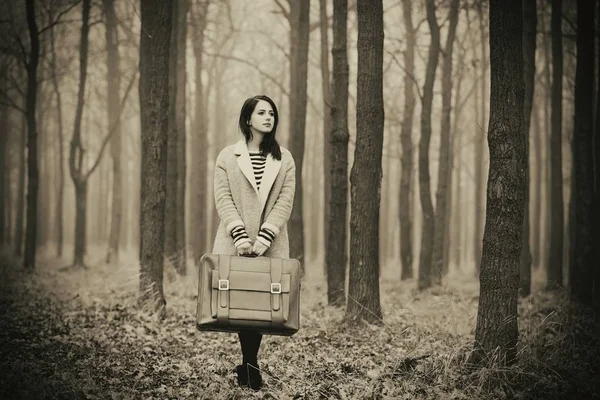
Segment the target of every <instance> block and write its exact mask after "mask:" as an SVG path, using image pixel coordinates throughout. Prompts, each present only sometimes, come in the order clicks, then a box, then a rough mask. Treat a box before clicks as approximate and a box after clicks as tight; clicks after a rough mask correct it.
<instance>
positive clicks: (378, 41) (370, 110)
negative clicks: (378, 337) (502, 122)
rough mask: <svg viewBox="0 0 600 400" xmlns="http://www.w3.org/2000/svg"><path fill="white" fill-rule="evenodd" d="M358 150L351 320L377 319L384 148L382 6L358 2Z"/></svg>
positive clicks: (353, 200) (353, 188) (354, 169)
mask: <svg viewBox="0 0 600 400" xmlns="http://www.w3.org/2000/svg"><path fill="white" fill-rule="evenodd" d="M357 14H358V44H357V48H358V71H357V83H356V87H357V104H356V148H355V152H354V163H353V165H352V170H351V171H350V185H351V186H350V187H351V190H350V193H351V213H350V279H349V286H348V306H347V308H346V318H347V319H349V320H355V319H363V320H365V321H368V322H372V323H377V322H379V321H380V320H381V318H382V313H381V306H380V301H379V204H380V194H379V193H380V189H381V176H382V171H381V157H382V150H383V149H382V147H383V124H384V117H385V114H384V109H383V4H382V1H381V0H378V1H372V0H359V1H358V2H357Z"/></svg>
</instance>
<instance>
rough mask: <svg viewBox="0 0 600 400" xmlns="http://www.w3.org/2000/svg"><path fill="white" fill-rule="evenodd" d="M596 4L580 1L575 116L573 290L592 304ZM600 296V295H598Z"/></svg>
mask: <svg viewBox="0 0 600 400" xmlns="http://www.w3.org/2000/svg"><path fill="white" fill-rule="evenodd" d="M593 75H594V4H593V2H590V1H585V0H578V1H577V69H576V72H575V119H574V131H573V158H572V159H573V177H572V180H571V193H573V198H572V202H571V204H572V207H573V214H572V215H573V219H572V220H571V232H572V234H571V250H572V251H571V262H570V274H569V278H570V279H569V281H570V289H571V290H570V292H571V295H572V296H573V297H574V298H575V299H577V300H578V301H579V302H581V303H583V304H586V305H592V303H593V298H594V291H595V290H596V291H597V290H598V288H597V287H596V288H595V287H594V276H595V272H594V268H595V267H596V264H595V263H597V259H596V260H594V257H593V256H594V253H593V247H594V244H595V242H594V238H593V237H592V234H593V228H592V227H593V209H592V206H593V197H594V161H593V157H594V151H593V135H594V130H593V118H594V116H593V108H592V104H593V99H594V89H593V87H594V85H592V84H590V77H592V76H593ZM596 296H597V295H596Z"/></svg>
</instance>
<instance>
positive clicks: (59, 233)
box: [50, 26, 65, 257]
mask: <svg viewBox="0 0 600 400" xmlns="http://www.w3.org/2000/svg"><path fill="white" fill-rule="evenodd" d="M54 29H55V27H54V26H53V27H51V28H50V47H51V61H50V65H51V68H52V72H51V73H50V74H51V81H52V88H53V90H54V95H55V96H56V124H57V128H58V134H57V137H58V152H57V153H58V160H57V164H58V168H57V171H56V174H57V179H58V185H57V193H56V204H55V212H54V232H55V235H56V253H57V255H58V256H59V257H60V256H62V250H63V232H64V230H63V203H64V190H65V156H64V132H63V129H64V127H63V116H62V96H61V92H60V85H59V81H58V72H57V66H56V40H55V37H54Z"/></svg>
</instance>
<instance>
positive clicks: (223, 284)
mask: <svg viewBox="0 0 600 400" xmlns="http://www.w3.org/2000/svg"><path fill="white" fill-rule="evenodd" d="M219 290H229V279H219Z"/></svg>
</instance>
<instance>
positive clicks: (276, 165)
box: [259, 154, 281, 214]
mask: <svg viewBox="0 0 600 400" xmlns="http://www.w3.org/2000/svg"><path fill="white" fill-rule="evenodd" d="M280 169H281V160H276V159H274V158H273V156H272V155H271V154H269V155H268V156H267V162H266V163H265V173H264V174H263V177H262V181H261V182H260V189H259V197H260V209H261V214H262V210H263V209H264V208H265V205H266V204H267V198H268V197H269V192H270V191H271V188H272V187H273V183H275V178H277V174H279V170H280Z"/></svg>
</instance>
